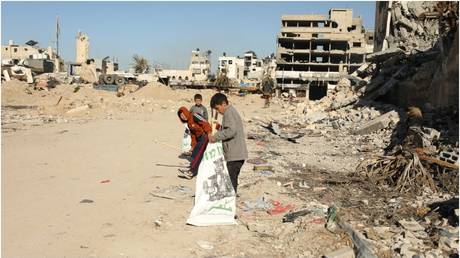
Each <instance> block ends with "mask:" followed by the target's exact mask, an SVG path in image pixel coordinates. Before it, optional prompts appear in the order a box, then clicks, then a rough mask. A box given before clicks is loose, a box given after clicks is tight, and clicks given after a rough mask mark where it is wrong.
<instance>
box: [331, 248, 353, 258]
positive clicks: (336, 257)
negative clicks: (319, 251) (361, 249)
mask: <svg viewBox="0 0 460 258" xmlns="http://www.w3.org/2000/svg"><path fill="white" fill-rule="evenodd" d="M323 257H324V258H354V257H355V252H354V251H353V249H352V248H350V247H343V248H340V249H338V250H335V251H333V252H330V253H328V254H325V255H324V256H323Z"/></svg>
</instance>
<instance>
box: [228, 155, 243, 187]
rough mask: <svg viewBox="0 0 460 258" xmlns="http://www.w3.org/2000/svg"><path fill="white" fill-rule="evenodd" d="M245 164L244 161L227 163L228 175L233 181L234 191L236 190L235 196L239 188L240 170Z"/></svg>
mask: <svg viewBox="0 0 460 258" xmlns="http://www.w3.org/2000/svg"><path fill="white" fill-rule="evenodd" d="M243 164H244V160H235V161H227V169H228V175H229V176H230V180H231V181H232V185H233V189H235V194H236V192H237V191H236V189H237V187H238V176H239V175H240V170H241V167H242V166H243Z"/></svg>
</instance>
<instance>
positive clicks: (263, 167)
mask: <svg viewBox="0 0 460 258" xmlns="http://www.w3.org/2000/svg"><path fill="white" fill-rule="evenodd" d="M254 171H272V172H273V166H268V165H260V166H254Z"/></svg>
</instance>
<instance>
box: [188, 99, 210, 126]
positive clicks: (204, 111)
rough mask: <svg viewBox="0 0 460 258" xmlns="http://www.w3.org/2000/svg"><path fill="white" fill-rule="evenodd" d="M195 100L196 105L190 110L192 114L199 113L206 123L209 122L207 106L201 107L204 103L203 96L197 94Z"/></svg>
mask: <svg viewBox="0 0 460 258" xmlns="http://www.w3.org/2000/svg"><path fill="white" fill-rule="evenodd" d="M193 100H195V105H193V106H192V107H191V108H190V113H192V114H193V113H198V114H200V115H201V116H202V117H203V118H204V119H205V120H206V121H209V120H208V110H207V109H206V107H205V106H203V105H201V102H203V96H201V94H195V96H194V97H193Z"/></svg>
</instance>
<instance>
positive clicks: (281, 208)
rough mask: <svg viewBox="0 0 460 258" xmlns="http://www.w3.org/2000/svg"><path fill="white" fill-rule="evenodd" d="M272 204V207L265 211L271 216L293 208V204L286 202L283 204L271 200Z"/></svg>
mask: <svg viewBox="0 0 460 258" xmlns="http://www.w3.org/2000/svg"><path fill="white" fill-rule="evenodd" d="M272 204H273V206H274V208H272V209H269V210H268V211H267V212H268V214H270V215H272V216H274V215H278V214H282V213H285V212H287V211H290V210H292V209H294V205H291V204H287V205H285V206H283V205H281V203H280V202H279V201H272Z"/></svg>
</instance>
